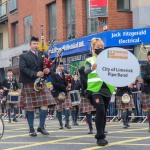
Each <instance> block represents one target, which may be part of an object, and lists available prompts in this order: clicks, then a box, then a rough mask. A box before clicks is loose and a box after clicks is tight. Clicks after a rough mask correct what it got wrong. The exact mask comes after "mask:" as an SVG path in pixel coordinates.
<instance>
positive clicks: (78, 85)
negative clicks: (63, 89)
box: [71, 80, 82, 90]
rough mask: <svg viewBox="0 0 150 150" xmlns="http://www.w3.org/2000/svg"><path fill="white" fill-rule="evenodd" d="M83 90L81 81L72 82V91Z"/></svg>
mask: <svg viewBox="0 0 150 150" xmlns="http://www.w3.org/2000/svg"><path fill="white" fill-rule="evenodd" d="M81 88H82V84H81V82H80V80H77V81H75V80H72V81H71V90H80V89H81Z"/></svg>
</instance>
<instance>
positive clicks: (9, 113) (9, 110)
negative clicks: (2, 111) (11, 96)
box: [7, 108, 11, 120]
mask: <svg viewBox="0 0 150 150" xmlns="http://www.w3.org/2000/svg"><path fill="white" fill-rule="evenodd" d="M7 111H8V112H7V114H8V119H9V120H11V117H10V116H11V108H9V109H8V110H7Z"/></svg>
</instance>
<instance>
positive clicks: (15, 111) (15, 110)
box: [13, 107, 17, 119]
mask: <svg viewBox="0 0 150 150" xmlns="http://www.w3.org/2000/svg"><path fill="white" fill-rule="evenodd" d="M16 113H17V108H15V107H14V116H13V119H16Z"/></svg>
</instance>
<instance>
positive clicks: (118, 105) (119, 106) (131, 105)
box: [116, 96, 135, 110]
mask: <svg viewBox="0 0 150 150" xmlns="http://www.w3.org/2000/svg"><path fill="white" fill-rule="evenodd" d="M130 98H131V100H130V102H129V103H128V104H125V103H122V96H116V109H130V110H132V108H135V106H134V102H133V98H132V96H130Z"/></svg>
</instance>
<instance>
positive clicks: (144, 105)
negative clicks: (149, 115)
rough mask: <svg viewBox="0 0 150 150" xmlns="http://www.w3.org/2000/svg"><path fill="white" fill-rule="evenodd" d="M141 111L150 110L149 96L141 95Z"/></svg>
mask: <svg viewBox="0 0 150 150" xmlns="http://www.w3.org/2000/svg"><path fill="white" fill-rule="evenodd" d="M142 110H143V111H149V110H150V94H145V93H142Z"/></svg>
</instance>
